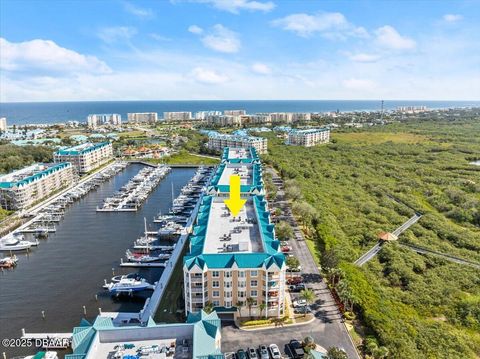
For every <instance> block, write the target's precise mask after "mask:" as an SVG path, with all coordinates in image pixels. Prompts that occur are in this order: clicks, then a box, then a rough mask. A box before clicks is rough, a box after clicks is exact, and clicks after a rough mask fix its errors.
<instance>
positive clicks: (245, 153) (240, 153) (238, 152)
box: [228, 147, 252, 159]
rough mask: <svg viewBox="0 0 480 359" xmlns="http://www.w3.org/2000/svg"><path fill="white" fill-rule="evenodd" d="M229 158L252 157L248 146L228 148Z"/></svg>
mask: <svg viewBox="0 0 480 359" xmlns="http://www.w3.org/2000/svg"><path fill="white" fill-rule="evenodd" d="M228 158H229V159H243V158H252V156H251V154H250V149H247V148H235V147H230V148H228Z"/></svg>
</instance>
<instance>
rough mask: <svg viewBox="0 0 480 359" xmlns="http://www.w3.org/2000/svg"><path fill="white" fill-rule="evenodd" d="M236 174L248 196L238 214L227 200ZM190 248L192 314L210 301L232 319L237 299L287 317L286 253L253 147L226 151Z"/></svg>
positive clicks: (255, 310) (187, 280)
mask: <svg viewBox="0 0 480 359" xmlns="http://www.w3.org/2000/svg"><path fill="white" fill-rule="evenodd" d="M232 175H239V176H240V184H241V186H240V191H241V198H242V199H245V200H246V203H245V205H244V206H243V208H242V209H241V210H240V212H239V214H238V215H236V216H235V217H233V216H232V215H231V213H230V211H229V210H228V207H227V206H226V205H225V203H224V201H225V199H227V198H228V197H229V193H230V177H231V176H232ZM189 246H190V247H189V252H188V254H187V255H186V256H185V258H184V265H183V276H184V292H185V308H186V310H187V312H188V313H195V312H198V311H200V310H201V309H202V308H204V307H205V306H206V305H207V303H211V304H213V306H214V307H215V308H216V309H217V311H218V312H219V313H221V315H222V318H224V319H233V318H234V317H235V316H236V315H237V314H238V311H237V308H236V305H237V303H242V305H244V306H246V305H247V303H252V306H251V308H250V309H251V314H252V315H256V316H265V317H277V318H280V317H282V316H284V315H285V279H286V278H285V274H286V262H285V255H284V254H283V253H282V252H281V251H280V242H279V241H278V240H277V239H276V237H275V230H274V225H273V223H271V221H270V212H269V208H268V203H267V201H266V198H265V193H264V188H263V180H262V164H261V163H260V159H259V157H258V155H257V152H256V150H255V149H254V148H253V147H250V148H225V149H224V151H223V156H222V163H221V165H220V166H219V167H218V169H217V172H216V174H215V175H214V177H213V179H212V181H211V186H210V187H209V188H208V189H207V192H206V194H205V195H204V196H203V198H202V202H201V205H200V209H199V213H198V216H197V222H196V225H195V226H194V228H193V232H192V235H191V236H190V239H189Z"/></svg>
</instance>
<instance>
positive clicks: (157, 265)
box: [120, 258, 167, 268]
mask: <svg viewBox="0 0 480 359" xmlns="http://www.w3.org/2000/svg"><path fill="white" fill-rule="evenodd" d="M166 266H167V264H166V263H165V262H148V263H140V262H124V261H123V258H122V259H121V261H120V267H130V268H165V267H166Z"/></svg>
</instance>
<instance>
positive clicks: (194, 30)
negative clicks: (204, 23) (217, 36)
mask: <svg viewBox="0 0 480 359" xmlns="http://www.w3.org/2000/svg"><path fill="white" fill-rule="evenodd" d="M188 31H190V32H191V33H192V34H197V35H198V34H201V33H202V32H203V29H202V28H201V27H200V26H197V25H190V26H189V27H188Z"/></svg>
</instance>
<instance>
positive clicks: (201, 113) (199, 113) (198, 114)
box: [194, 111, 222, 120]
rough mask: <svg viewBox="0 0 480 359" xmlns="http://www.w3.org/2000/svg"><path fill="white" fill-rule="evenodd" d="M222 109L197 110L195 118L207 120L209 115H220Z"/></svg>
mask: <svg viewBox="0 0 480 359" xmlns="http://www.w3.org/2000/svg"><path fill="white" fill-rule="evenodd" d="M221 114H222V112H221V111H197V112H195V116H194V118H195V120H206V119H207V117H208V116H220V115H221Z"/></svg>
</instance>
